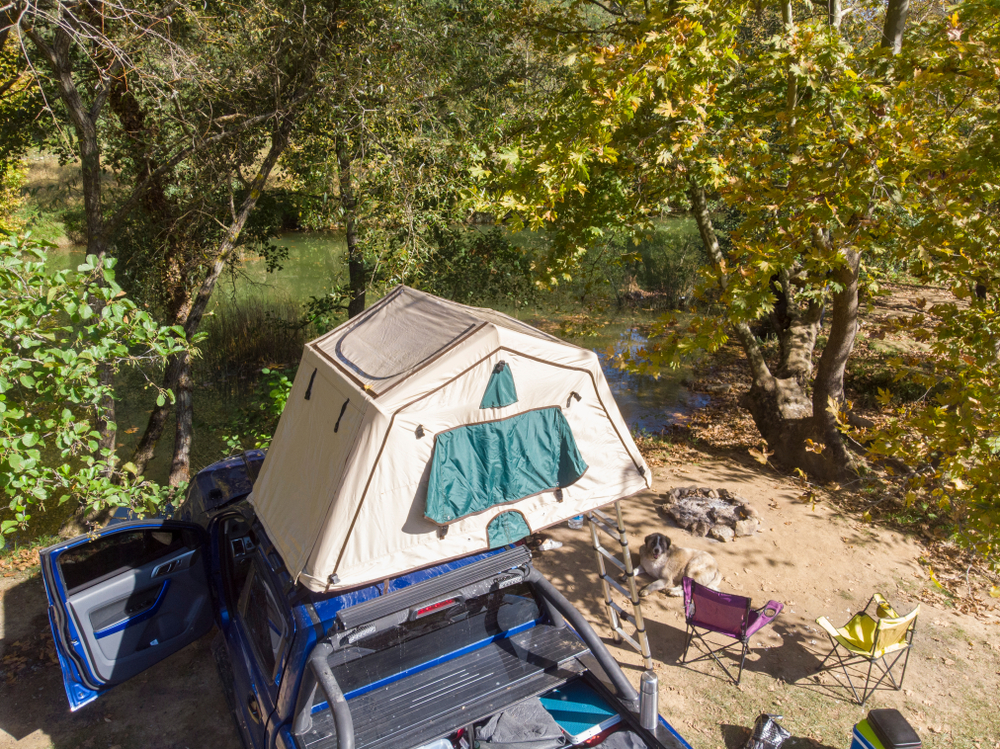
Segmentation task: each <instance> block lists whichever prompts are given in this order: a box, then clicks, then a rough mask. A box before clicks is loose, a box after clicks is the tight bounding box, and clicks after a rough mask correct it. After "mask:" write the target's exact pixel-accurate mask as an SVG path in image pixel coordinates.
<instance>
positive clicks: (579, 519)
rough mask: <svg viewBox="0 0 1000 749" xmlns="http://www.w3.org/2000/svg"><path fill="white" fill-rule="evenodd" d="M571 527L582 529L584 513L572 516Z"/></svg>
mask: <svg viewBox="0 0 1000 749" xmlns="http://www.w3.org/2000/svg"><path fill="white" fill-rule="evenodd" d="M569 527H570V528H572V529H573V530H575V531H578V530H580V529H581V528H582V527H583V515H577V516H576V517H575V518H570V519H569Z"/></svg>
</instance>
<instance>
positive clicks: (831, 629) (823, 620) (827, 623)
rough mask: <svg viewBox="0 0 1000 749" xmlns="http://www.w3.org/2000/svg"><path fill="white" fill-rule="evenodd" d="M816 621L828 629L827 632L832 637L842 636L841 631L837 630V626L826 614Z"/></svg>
mask: <svg viewBox="0 0 1000 749" xmlns="http://www.w3.org/2000/svg"><path fill="white" fill-rule="evenodd" d="M816 623H817V624H818V625H819V626H821V627H822V628H823V629H824V630H825V631H826V633H827V634H828V635H830V637H833V638H834V639H836V638H838V637H840V632H838V631H837V628H836V627H834V626H833V625H832V624H830V620H829V619H827V618H826V617H825V616H821V617H820V618H819V619H817V620H816Z"/></svg>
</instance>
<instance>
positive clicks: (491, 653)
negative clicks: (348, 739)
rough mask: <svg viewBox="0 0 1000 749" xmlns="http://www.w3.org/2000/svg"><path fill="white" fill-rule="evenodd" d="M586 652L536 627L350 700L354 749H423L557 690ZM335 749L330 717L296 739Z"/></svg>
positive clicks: (318, 718)
mask: <svg viewBox="0 0 1000 749" xmlns="http://www.w3.org/2000/svg"><path fill="white" fill-rule="evenodd" d="M587 652H589V651H588V650H587V648H586V646H585V645H584V644H583V643H581V642H580V640H578V639H577V638H576V636H575V635H574V634H573V633H572V631H570V630H569V629H568V628H556V627H553V626H551V625H548V624H542V625H538V626H536V627H532V628H531V629H529V630H527V631H525V632H520V633H518V634H516V635H513V636H512V637H510V638H508V639H505V640H499V641H497V642H493V643H490V644H489V645H487V646H486V647H483V648H481V649H479V650H475V651H473V652H471V653H467V654H466V655H463V656H460V657H458V658H455V659H453V660H450V661H446V662H445V663H441V664H439V665H437V666H433V667H431V668H429V669H427V670H426V671H423V672H421V673H418V674H413V675H410V676H407V677H406V678H405V679H400V680H398V681H395V682H392V683H391V684H388V685H386V686H383V687H380V688H378V689H375V690H373V691H371V692H368V693H366V694H363V695H361V696H359V697H355V698H353V699H350V700H348V704H349V705H350V708H351V714H352V717H353V718H354V732H355V742H356V746H357V749H389V747H393V748H394V749H399V748H400V747H413V746H420V745H421V744H424V743H428V742H430V741H433V740H434V739H435V738H438V737H439V736H442V735H444V734H447V733H450V732H451V731H453V730H455V729H456V728H457V727H459V726H462V725H468V724H469V723H472V722H474V721H477V720H481V719H483V718H486V717H489V716H490V715H492V714H493V713H495V712H497V711H498V710H500V709H502V708H503V707H505V706H507V705H510V704H513V703H515V702H518V701H520V700H523V699H527V698H529V697H533V696H536V695H539V694H542V693H543V692H547V691H548V690H550V689H552V688H554V687H556V686H559V685H560V684H562V683H563V682H565V681H566V680H567V679H568V678H570V677H573V676H576V675H577V674H579V673H580V672H582V671H583V670H584V669H583V667H582V666H581V665H580V664H579V663H577V661H576V660H575V657H576V656H577V655H581V654H583V653H587ZM300 741H301V742H302V743H303V744H304V746H305V747H307V749H336V747H337V737H336V729H335V728H334V724H333V716H332V714H331V713H330V711H329V710H324V711H323V712H322V713H320V714H317V715H315V716H313V729H312V731H310V732H309V733H308V734H306V735H305V736H303V737H301V738H300Z"/></svg>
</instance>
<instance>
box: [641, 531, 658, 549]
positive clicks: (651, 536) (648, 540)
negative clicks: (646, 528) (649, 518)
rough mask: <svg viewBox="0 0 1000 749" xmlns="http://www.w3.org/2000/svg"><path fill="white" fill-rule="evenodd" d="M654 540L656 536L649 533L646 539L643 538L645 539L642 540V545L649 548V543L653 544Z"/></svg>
mask: <svg viewBox="0 0 1000 749" xmlns="http://www.w3.org/2000/svg"><path fill="white" fill-rule="evenodd" d="M655 540H656V534H655V533H650V534H649V535H648V536H646V538H645V539H644V540H643V544H644V545H646V546H649V545H650V544H651V543H653V541H655Z"/></svg>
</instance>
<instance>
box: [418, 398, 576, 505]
mask: <svg viewBox="0 0 1000 749" xmlns="http://www.w3.org/2000/svg"><path fill="white" fill-rule="evenodd" d="M586 470H587V464H586V463H585V462H584V460H583V456H582V455H580V450H579V448H578V447H577V445H576V440H575V439H574V438H573V432H572V430H571V429H570V426H569V423H568V422H567V421H566V417H565V416H563V413H562V410H561V409H560V408H559V407H558V406H556V407H550V408H539V409H536V410H534V411H527V412H525V413H521V414H517V415H516V416H511V417H509V418H506V419H501V420H498V421H487V422H481V423H479V424H469V425H467V426H462V427H456V428H455V429H451V430H448V431H447V432H442V433H440V434H438V435H437V437H436V439H435V444H434V455H433V457H432V459H431V473H430V479H429V481H428V486H427V504H426V508H425V512H424V514H425V515H426V516H427V517H428V518H429V519H430V520H433V521H434V522H435V523H438V524H439V525H446V524H448V523H452V522H454V521H455V520H458V519H460V518H462V517H465V516H467V515H472V514H475V513H478V512H482V511H484V510H488V509H489V508H490V507H494V506H496V505H502V504H507V503H508V502H516V501H517V500H519V499H524V498H525V497H530V496H532V495H534V494H538V493H540V492H543V491H549V490H551V489H556V488H564V487H567V486H570V485H571V484H574V483H576V482H577V480H579V478H580V477H581V476H583V474H584V472H585V471H586Z"/></svg>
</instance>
